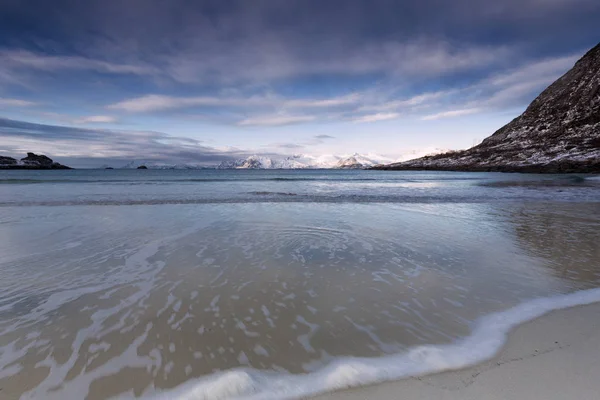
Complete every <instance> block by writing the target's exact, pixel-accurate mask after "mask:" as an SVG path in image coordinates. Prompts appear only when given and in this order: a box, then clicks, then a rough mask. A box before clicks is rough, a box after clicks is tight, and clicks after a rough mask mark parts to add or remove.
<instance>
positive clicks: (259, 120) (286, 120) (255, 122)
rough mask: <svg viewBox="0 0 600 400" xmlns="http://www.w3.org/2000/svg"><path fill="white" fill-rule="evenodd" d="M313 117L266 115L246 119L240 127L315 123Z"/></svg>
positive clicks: (239, 123) (241, 122) (240, 123)
mask: <svg viewBox="0 0 600 400" xmlns="http://www.w3.org/2000/svg"><path fill="white" fill-rule="evenodd" d="M314 120H315V117H314V116H312V115H264V116H258V117H252V118H246V119H243V120H241V121H240V122H238V125H239V126H281V125H291V124H299V123H302V122H309V121H314Z"/></svg>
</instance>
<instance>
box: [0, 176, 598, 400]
mask: <svg viewBox="0 0 600 400" xmlns="http://www.w3.org/2000/svg"><path fill="white" fill-rule="evenodd" d="M0 278H1V280H0V389H1V391H0V398H8V399H12V398H15V399H18V398H22V399H70V398H77V399H79V398H88V399H104V398H112V397H118V398H134V397H149V398H165V399H172V398H175V399H211V398H214V399H219V398H230V397H231V398H254V399H283V398H298V397H302V396H307V395H312V394H316V393H319V392H322V391H327V390H334V389H338V388H343V387H348V386H352V385H357V384H365V383H373V382H377V381H382V380H386V379H397V378H402V377H405V376H410V375H415V374H423V373H428V372H434V371H439V370H443V369H449V368H459V367H462V366H465V365H469V364H472V363H475V362H478V361H481V360H483V359H485V358H488V357H490V356H492V355H493V354H494V353H495V352H496V351H497V350H498V349H499V347H500V346H501V345H502V343H503V341H504V339H505V335H506V333H507V332H508V330H509V329H511V328H512V327H514V326H515V325H517V324H519V323H522V322H524V321H526V320H528V319H530V318H533V317H536V316H539V315H541V314H543V313H544V312H547V311H550V310H552V309H556V308H562V307H568V306H572V305H576V304H584V303H589V302H593V301H600V289H598V287H600V179H598V177H597V176H586V175H580V176H566V175H562V176H561V175H523V174H497V173H450V172H412V171H411V172H395V171H381V172H380V171H246V170H242V171H212V170H206V171H175V170H166V171H158V170H68V171H0Z"/></svg>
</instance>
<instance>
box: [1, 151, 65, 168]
mask: <svg viewBox="0 0 600 400" xmlns="http://www.w3.org/2000/svg"><path fill="white" fill-rule="evenodd" d="M0 169H72V168H71V167H67V166H66V165H62V164H59V163H57V162H54V161H53V160H52V159H51V158H50V157H47V156H45V155H43V154H35V153H27V157H24V158H21V159H20V160H17V159H15V158H12V157H6V156H0Z"/></svg>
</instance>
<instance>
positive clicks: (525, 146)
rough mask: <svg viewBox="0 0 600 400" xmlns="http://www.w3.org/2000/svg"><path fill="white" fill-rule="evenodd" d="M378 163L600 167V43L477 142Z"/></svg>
mask: <svg viewBox="0 0 600 400" xmlns="http://www.w3.org/2000/svg"><path fill="white" fill-rule="evenodd" d="M377 169H395V170H458V171H502V172H548V173H558V172H600V44H598V45H597V46H596V47H594V48H593V49H591V50H590V51H589V52H588V53H587V54H585V55H584V56H583V57H582V58H581V59H580V60H579V61H577V63H576V64H575V66H574V67H573V68H572V69H571V70H570V71H568V72H567V73H566V74H565V75H563V76H562V77H561V78H559V79H558V80H557V81H556V82H554V83H553V84H552V85H550V86H549V87H548V88H547V89H546V90H544V91H543V92H542V93H541V94H540V95H539V96H538V97H537V98H536V99H535V100H534V101H533V102H532V103H531V104H530V105H529V107H527V109H526V110H525V112H524V113H523V114H522V115H520V116H519V117H517V118H515V119H514V120H512V121H511V122H510V123H508V124H507V125H505V126H504V127H502V128H500V129H499V130H498V131H496V132H495V133H494V134H493V135H491V136H490V137H488V138H487V139H485V140H484V141H483V142H482V143H481V144H479V145H478V146H475V147H472V148H470V149H468V150H464V151H457V152H450V153H445V154H439V155H435V156H430V157H422V158H418V159H416V160H410V161H406V162H402V163H396V164H390V165H385V166H381V167H377Z"/></svg>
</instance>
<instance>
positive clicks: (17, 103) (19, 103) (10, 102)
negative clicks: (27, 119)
mask: <svg viewBox="0 0 600 400" xmlns="http://www.w3.org/2000/svg"><path fill="white" fill-rule="evenodd" d="M35 104H36V103H34V102H32V101H27V100H19V99H4V98H1V97H0V106H2V107H31V106H34V105H35Z"/></svg>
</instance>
